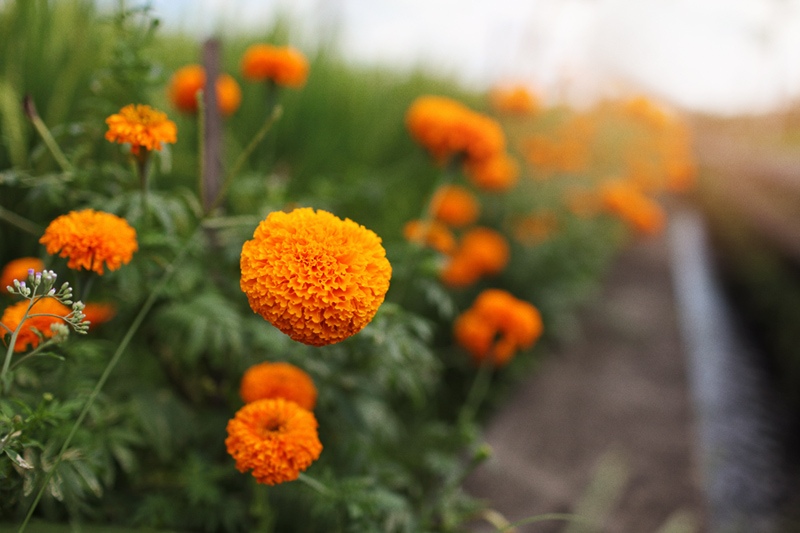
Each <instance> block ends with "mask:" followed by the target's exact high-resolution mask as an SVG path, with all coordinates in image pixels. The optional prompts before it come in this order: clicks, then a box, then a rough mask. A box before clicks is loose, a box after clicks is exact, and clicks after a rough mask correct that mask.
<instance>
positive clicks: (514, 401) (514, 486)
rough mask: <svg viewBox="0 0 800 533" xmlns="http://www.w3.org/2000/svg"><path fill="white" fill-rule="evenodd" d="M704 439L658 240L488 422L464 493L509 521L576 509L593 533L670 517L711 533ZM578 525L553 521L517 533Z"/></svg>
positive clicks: (616, 277) (646, 530) (625, 265)
mask: <svg viewBox="0 0 800 533" xmlns="http://www.w3.org/2000/svg"><path fill="white" fill-rule="evenodd" d="M695 435H696V428H695V421H694V416H693V406H692V401H691V392H690V390H689V384H688V379H687V370H686V361H685V356H684V352H683V346H682V344H681V339H680V335H679V332H678V326H677V318H676V314H675V303H674V300H673V291H672V283H671V276H670V269H669V258H668V252H667V242H666V237H664V236H662V237H657V238H650V239H647V240H642V241H640V242H637V243H636V244H634V245H632V246H631V247H630V248H629V249H628V250H627V251H626V252H624V253H623V254H622V255H621V257H620V258H619V259H618V261H617V262H616V263H615V266H614V268H613V269H612V272H611V273H610V275H609V277H608V279H607V280H606V283H605V285H604V289H603V291H602V294H601V296H600V298H598V300H597V301H595V302H594V303H593V304H591V305H590V306H588V308H587V309H586V310H585V311H584V312H583V315H582V331H581V334H580V335H579V336H578V338H576V339H574V340H573V341H571V342H569V343H567V344H566V345H565V346H564V347H563V348H561V349H558V350H557V351H556V352H555V353H548V354H547V355H546V361H544V362H543V363H542V364H541V366H539V367H538V370H537V372H536V373H535V375H533V376H532V377H531V378H530V379H529V380H527V381H526V382H523V383H522V385H521V386H520V388H519V390H518V391H517V392H516V394H515V395H513V396H512V397H511V399H510V401H509V403H508V404H506V405H505V406H504V407H503V408H502V409H501V410H500V411H499V412H497V413H496V414H495V416H494V417H493V418H492V419H491V420H490V422H489V424H488V426H487V428H486V432H485V440H486V441H487V442H488V443H489V444H490V446H491V447H492V449H493V452H494V453H493V456H492V458H491V459H489V460H488V461H487V462H486V463H484V464H483V465H482V466H481V467H479V468H478V469H477V470H476V471H475V472H474V473H473V474H472V475H471V476H470V477H469V478H468V480H467V482H466V485H465V488H466V490H467V491H468V492H469V493H470V494H473V495H475V496H478V497H481V498H484V499H486V500H488V501H489V503H490V506H491V507H492V508H493V509H494V510H496V511H497V512H498V513H500V515H502V517H504V518H505V519H506V520H508V521H509V522H511V523H513V522H516V521H519V520H522V519H525V518H529V517H531V516H536V515H543V514H546V513H575V512H576V511H577V512H580V513H581V514H582V515H585V514H586V513H589V514H594V516H595V517H597V518H598V519H599V520H601V521H602V525H600V526H599V527H597V528H596V529H592V531H602V532H605V533H650V532H657V531H659V530H660V529H661V528H663V527H664V526H665V524H666V523H667V522H669V524H670V526H669V527H668V528H666V529H668V530H669V531H676V532H677V531H683V532H690V531H691V532H702V531H706V523H707V520H706V509H705V504H704V498H703V494H702V489H701V479H700V465H699V458H698V450H697V446H696V440H697V439H696V437H695ZM599 465H600V466H599ZM593 483H594V485H592V484H593ZM590 486H597V487H599V488H598V490H590V489H589V487H590ZM615 487H619V491H618V492H615V490H616V489H615ZM615 494H616V495H617V497H616V498H614V496H615ZM604 498H605V499H606V500H608V501H605V502H603V501H602V500H603V499H604ZM582 499H584V500H586V501H587V503H589V504H591V502H595V504H596V507H595V509H596V510H594V511H592V510H587V509H590V507H591V506H589V507H586V503H585V504H583V505H584V506H583V507H581V504H580V503H579V502H581V501H582ZM603 516H605V518H604V519H603V518H602V517H603ZM499 522H502V520H500V521H499ZM497 523H498V520H495V526H496V525H497ZM569 527H570V526H569V524H567V523H565V522H564V521H558V520H547V521H542V522H537V523H533V524H527V525H521V526H518V527H517V528H516V531H518V532H533V531H535V532H537V533H548V532H563V531H566V530H568V529H569ZM573 527H574V526H573ZM666 529H665V530H664V531H666ZM473 530H474V531H481V532H482V531H495V530H496V529H495V527H492V526H490V525H489V524H488V523H485V522H484V523H476V524H474V528H473Z"/></svg>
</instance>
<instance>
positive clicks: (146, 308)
mask: <svg viewBox="0 0 800 533" xmlns="http://www.w3.org/2000/svg"><path fill="white" fill-rule="evenodd" d="M196 236H197V231H196V230H195V231H194V232H193V233H192V235H191V236H190V237H189V239H187V241H186V242H185V243H184V244H183V246H182V247H181V249H180V250H179V251H178V254H177V255H176V256H175V258H174V259H173V260H172V262H171V263H170V264H169V266H167V269H166V271H165V272H164V274H163V275H162V276H161V280H160V281H159V282H158V285H156V287H155V288H154V289H153V291H152V292H151V293H150V296H149V297H148V298H147V301H145V303H144V305H142V308H141V309H140V310H139V314H137V315H136V318H135V319H134V320H133V322H132V323H131V325H130V327H128V331H127V332H126V333H125V336H124V337H123V338H122V341H121V342H120V343H119V346H117V350H116V352H114V355H113V356H112V357H111V360H110V361H109V362H108V364H107V365H106V368H105V370H104V371H103V374H102V375H101V376H100V379H99V380H98V381H97V384H96V385H95V386H94V389H92V392H91V393H90V394H89V397H88V398H87V399H86V403H85V404H84V405H83V409H82V410H81V412H80V414H79V415H78V419H77V420H76V421H75V423H74V424H73V425H72V429H71V430H70V432H69V435H67V439H66V440H65V441H64V444H63V445H62V446H61V450H60V451H59V453H58V458H57V459H56V461H55V463H54V464H53V466H52V467H51V468H50V471H49V472H48V473H47V477H45V479H44V481H43V482H42V486H41V487H40V488H39V492H37V493H36V498H35V499H34V500H33V503H31V507H30V509H28V514H27V515H26V516H25V520H24V521H23V522H22V525H21V526H20V527H19V530H17V533H23V532H24V531H25V527H26V526H27V525H28V522H29V521H30V519H31V517H32V516H33V512H34V510H36V506H37V505H38V504H39V500H40V499H41V498H42V495H43V494H44V491H45V488H46V487H47V484H48V483H50V480H51V479H52V477H53V475H54V474H55V473H56V471H57V470H58V466H59V464H61V461H62V459H63V458H64V453H65V452H66V451H67V449H68V448H69V445H70V444H71V443H72V439H73V437H75V434H76V433H77V431H78V428H79V427H80V426H81V424H82V423H83V420H84V418H86V415H87V414H88V412H89V409H90V408H91V406H92V404H93V403H94V401H95V399H97V396H98V395H99V394H100V391H101V390H102V389H103V386H104V385H105V383H106V381H108V377H109V376H110V375H111V372H112V371H113V370H114V367H116V366H117V363H118V362H119V360H120V358H121V357H122V354H123V353H124V352H125V350H126V349H127V348H128V344H130V342H131V340H132V339H133V336H134V335H135V334H136V332H137V331H138V329H139V326H141V325H142V322H143V321H144V319H145V317H146V316H147V313H148V312H150V309H151V308H152V307H153V305H154V304H155V303H156V300H157V299H158V297H159V296H160V295H161V291H163V290H164V287H166V286H167V283H168V282H169V280H170V279H171V278H172V274H173V273H174V272H175V270H176V267H177V265H178V264H179V263H180V262H181V261H182V260H183V258H184V256H185V255H186V253H187V252H188V251H189V248H190V247H191V246H190V245H191V243H192V242H193V241H194V239H195V237H196ZM17 329H19V328H17ZM13 340H14V339H12V341H13ZM11 346H12V347H13V346H14V344H13V342H12V344H11Z"/></svg>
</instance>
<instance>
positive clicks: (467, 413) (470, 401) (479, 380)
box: [458, 357, 493, 424]
mask: <svg viewBox="0 0 800 533" xmlns="http://www.w3.org/2000/svg"><path fill="white" fill-rule="evenodd" d="M492 370H493V359H491V358H488V357H487V358H486V359H484V360H483V361H482V363H481V366H480V367H479V368H478V372H477V373H476V374H475V379H474V380H473V382H472V387H470V389H469V393H468V394H467V399H466V400H465V401H464V406H463V407H462V408H461V412H460V413H459V414H458V421H459V424H464V423H466V422H470V421H472V420H474V418H475V415H476V414H477V412H478V408H480V406H481V404H482V403H483V400H484V399H485V398H486V393H487V392H489V383H490V382H491V380H492Z"/></svg>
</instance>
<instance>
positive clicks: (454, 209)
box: [431, 185, 481, 228]
mask: <svg viewBox="0 0 800 533" xmlns="http://www.w3.org/2000/svg"><path fill="white" fill-rule="evenodd" d="M480 210H481V206H480V203H479V202H478V199H477V198H476V197H475V195H474V194H472V193H471V192H469V191H468V190H467V189H465V188H464V187H461V186H459V185H443V186H441V187H439V189H437V190H436V192H435V193H434V194H433V198H432V199H431V211H432V214H433V216H434V217H435V218H436V219H437V220H439V221H441V222H444V223H445V224H447V225H449V226H453V227H456V228H460V227H462V226H466V225H468V224H472V223H473V222H475V221H476V220H478V215H479V214H480Z"/></svg>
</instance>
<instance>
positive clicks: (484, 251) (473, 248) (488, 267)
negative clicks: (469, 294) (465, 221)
mask: <svg viewBox="0 0 800 533" xmlns="http://www.w3.org/2000/svg"><path fill="white" fill-rule="evenodd" d="M510 257H511V249H510V247H509V245H508V241H506V239H505V237H503V235H501V234H500V233H498V232H497V231H494V230H493V229H489V228H483V227H478V228H473V229H471V230H470V231H469V232H467V233H466V234H465V235H464V236H463V237H462V238H461V243H459V246H458V249H457V250H456V252H455V253H454V254H453V255H452V256H451V257H450V260H449V261H448V263H447V264H446V265H445V267H444V269H443V270H442V271H441V273H440V278H441V280H442V282H443V283H445V284H446V285H448V286H450V287H466V286H469V285H472V284H473V283H475V282H476V281H478V280H479V279H480V278H481V277H483V276H491V275H494V274H497V273H499V272H500V271H502V270H503V269H504V268H505V267H506V265H507V264H508V261H509V259H510Z"/></svg>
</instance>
